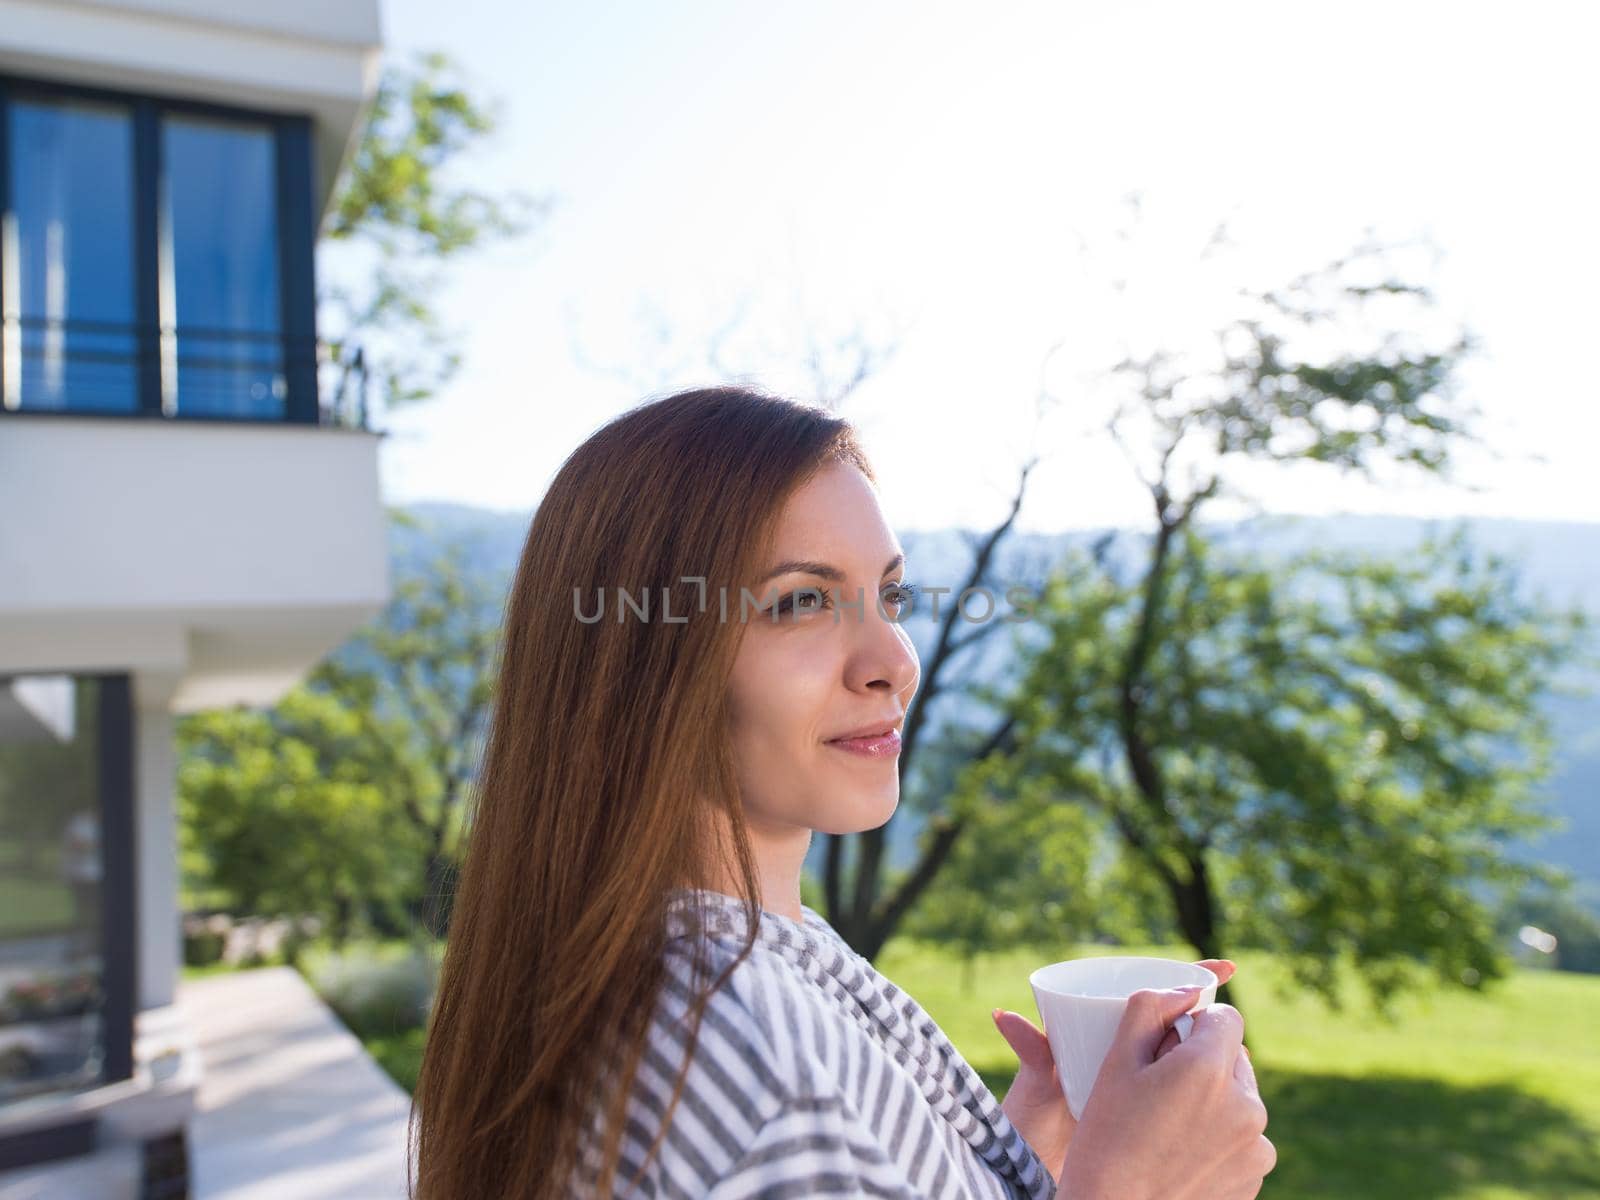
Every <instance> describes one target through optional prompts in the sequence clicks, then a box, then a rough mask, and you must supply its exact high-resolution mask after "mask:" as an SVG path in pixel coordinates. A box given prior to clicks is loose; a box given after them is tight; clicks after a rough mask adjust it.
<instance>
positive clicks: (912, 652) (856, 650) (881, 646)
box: [845, 599, 922, 702]
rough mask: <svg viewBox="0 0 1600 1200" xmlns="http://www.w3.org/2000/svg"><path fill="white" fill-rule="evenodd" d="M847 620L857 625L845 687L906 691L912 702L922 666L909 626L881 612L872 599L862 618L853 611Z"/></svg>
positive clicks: (890, 693)
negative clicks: (855, 615) (855, 616)
mask: <svg viewBox="0 0 1600 1200" xmlns="http://www.w3.org/2000/svg"><path fill="white" fill-rule="evenodd" d="M845 621H846V623H847V624H852V625H855V626H856V628H857V633H856V636H855V638H854V639H853V640H854V645H853V647H852V649H851V653H850V658H849V660H848V662H847V663H846V665H845V686H847V687H848V688H850V689H851V690H852V691H873V692H881V693H887V694H889V695H899V694H900V693H902V692H905V693H907V694H906V696H905V700H906V702H909V701H910V699H911V693H912V692H914V691H915V689H916V686H917V683H918V676H919V674H920V672H921V669H922V667H921V663H920V661H919V660H918V658H917V648H916V647H915V646H914V645H913V644H912V642H911V635H910V634H909V633H907V632H906V630H905V626H904V625H903V624H901V623H900V622H898V621H895V620H893V619H892V614H891V615H889V616H885V615H884V614H883V613H881V612H878V611H877V610H876V609H875V608H874V606H873V604H872V601H871V600H870V599H869V600H868V601H867V604H866V612H865V614H864V616H863V618H862V619H861V620H859V621H857V620H855V618H854V615H853V614H852V615H851V616H849V617H847V618H845Z"/></svg>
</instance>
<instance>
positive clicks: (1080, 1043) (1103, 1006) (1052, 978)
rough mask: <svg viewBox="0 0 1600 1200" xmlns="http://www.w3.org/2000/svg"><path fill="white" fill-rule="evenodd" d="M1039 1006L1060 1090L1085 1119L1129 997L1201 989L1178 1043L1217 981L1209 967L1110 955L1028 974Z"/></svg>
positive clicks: (1213, 994)
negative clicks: (1148, 992) (1155, 991)
mask: <svg viewBox="0 0 1600 1200" xmlns="http://www.w3.org/2000/svg"><path fill="white" fill-rule="evenodd" d="M1028 983H1029V984H1030V985H1032V987H1033V1000H1034V1003H1035V1004H1037V1005H1038V1006H1039V1017H1040V1019H1041V1020H1043V1022H1044V1031H1045V1035H1046V1036H1047V1037H1048V1038H1049V1039H1050V1053H1051V1055H1053V1056H1054V1058H1055V1060H1056V1073H1057V1074H1058V1075H1059V1076H1060V1077H1061V1090H1062V1091H1063V1092H1065V1093H1066V1097H1067V1108H1068V1109H1069V1110H1070V1111H1071V1113H1072V1116H1073V1119H1074V1120H1076V1119H1077V1118H1079V1117H1081V1116H1083V1106H1084V1105H1085V1104H1087V1103H1088V1100H1089V1090H1090V1089H1091V1088H1092V1087H1093V1086H1094V1081H1095V1077H1096V1076H1097V1075H1099V1074H1100V1064H1101V1063H1103V1062H1104V1061H1105V1057H1106V1051H1107V1050H1109V1049H1110V1048H1111V1043H1112V1042H1113V1041H1114V1040H1115V1039H1116V1033H1117V1027H1118V1026H1119V1025H1121V1023H1122V1014H1123V1012H1124V1010H1126V1008H1127V1007H1128V997H1129V996H1131V995H1133V993H1135V992H1137V991H1141V990H1143V989H1145V988H1156V989H1166V988H1181V987H1202V988H1204V989H1205V990H1204V991H1202V992H1201V993H1200V994H1199V996H1198V997H1197V998H1196V1000H1195V1004H1194V1007H1193V1008H1191V1009H1190V1010H1189V1012H1187V1013H1184V1014H1183V1015H1182V1016H1181V1017H1179V1018H1178V1019H1177V1020H1176V1021H1175V1022H1174V1023H1173V1028H1174V1029H1176V1030H1177V1031H1178V1038H1179V1040H1183V1039H1186V1038H1187V1037H1188V1036H1189V1030H1190V1029H1191V1028H1192V1027H1193V1025H1194V1018H1193V1017H1192V1016H1190V1015H1189V1014H1190V1013H1195V1012H1199V1011H1200V1010H1201V1009H1203V1008H1205V1007H1206V1006H1207V1005H1208V1004H1211V1003H1212V1002H1213V1001H1214V1000H1216V998H1217V983H1218V980H1217V977H1216V975H1215V974H1214V973H1213V972H1211V971H1210V970H1208V969H1207V968H1205V967H1202V966H1197V965H1196V964H1194V963H1187V962H1181V961H1179V960H1178V959H1175V958H1139V957H1133V956H1110V957H1103V958H1074V959H1069V960H1067V961H1066V962H1058V963H1051V964H1050V965H1049V966H1044V967H1040V968H1039V969H1038V970H1037V971H1035V972H1034V973H1033V974H1032V975H1030V976H1028Z"/></svg>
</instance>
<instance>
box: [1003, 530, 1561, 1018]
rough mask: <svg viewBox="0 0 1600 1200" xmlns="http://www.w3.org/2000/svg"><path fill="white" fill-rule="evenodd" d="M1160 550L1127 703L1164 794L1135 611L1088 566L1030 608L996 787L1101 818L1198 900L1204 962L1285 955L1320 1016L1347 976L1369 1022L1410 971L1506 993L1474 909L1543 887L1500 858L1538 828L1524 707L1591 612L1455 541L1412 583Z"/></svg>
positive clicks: (1176, 889) (1142, 730)
mask: <svg viewBox="0 0 1600 1200" xmlns="http://www.w3.org/2000/svg"><path fill="white" fill-rule="evenodd" d="M1175 546H1176V547H1177V548H1175V549H1172V550H1171V551H1169V561H1168V567H1169V570H1170V583H1169V587H1168V589H1167V590H1166V591H1165V593H1164V594H1163V596H1162V598H1161V600H1160V602H1159V607H1158V608H1157V609H1156V610H1155V612H1154V619H1153V620H1151V621H1150V622H1149V623H1148V649H1147V659H1146V662H1147V666H1146V669H1145V670H1144V672H1143V673H1142V675H1141V677H1140V680H1139V682H1138V684H1137V688H1138V691H1137V694H1136V695H1135V696H1134V697H1133V699H1135V700H1136V702H1137V705H1138V715H1137V735H1138V737H1139V739H1140V742H1141V744H1142V745H1143V746H1144V747H1145V748H1146V753H1147V754H1148V756H1149V759H1150V764H1151V765H1152V766H1153V767H1154V769H1155V771H1156V775H1155V778H1156V779H1157V780H1158V781H1159V785H1160V789H1161V790H1160V792H1159V794H1158V795H1157V796H1154V797H1153V796H1152V795H1151V793H1150V792H1149V791H1148V790H1147V789H1146V788H1145V787H1142V786H1141V785H1140V783H1139V781H1138V779H1137V778H1136V777H1135V775H1134V773H1133V772H1132V770H1131V768H1130V767H1129V758H1130V756H1129V754H1128V752H1127V742H1128V736H1127V727H1128V726H1127V723H1128V712H1127V706H1128V702H1129V699H1130V697H1129V695H1128V689H1127V688H1126V687H1125V681H1126V679H1127V674H1126V671H1127V655H1128V645H1129V642H1130V639H1131V638H1132V637H1134V636H1136V635H1137V632H1138V630H1139V629H1140V628H1141V627H1144V612H1145V610H1144V608H1143V603H1144V598H1145V597H1146V596H1147V594H1148V593H1147V591H1146V590H1145V589H1144V588H1143V587H1141V586H1138V585H1123V584H1121V583H1119V582H1117V581H1116V580H1115V579H1114V578H1112V577H1111V576H1110V575H1109V574H1107V573H1105V572H1099V571H1096V570H1095V569H1094V568H1093V567H1092V566H1090V565H1089V564H1087V563H1074V564H1071V565H1069V566H1068V567H1066V568H1065V569H1063V570H1062V571H1061V572H1060V573H1059V574H1058V575H1057V577H1056V578H1055V579H1054V580H1053V582H1052V584H1051V587H1050V589H1049V591H1048V598H1047V602H1046V604H1045V605H1044V606H1042V610H1041V617H1042V619H1043V620H1044V621H1045V623H1046V628H1047V630H1048V637H1049V644H1048V646H1047V647H1046V648H1045V649H1044V650H1043V651H1042V652H1041V653H1040V654H1039V655H1038V656H1037V657H1036V658H1035V659H1034V661H1033V662H1032V663H1031V664H1030V667H1029V670H1028V672H1027V674H1026V676H1025V678H1024V680H1023V683H1022V686H1021V689H1020V693H1019V699H1018V711H1019V714H1020V721H1021V730H1022V731H1021V733H1020V735H1019V747H1018V749H1017V750H1016V751H1015V752H1014V753H1013V754H1012V755H1011V756H1010V759H1011V761H1010V763H1009V766H1008V768H1007V770H1008V771H1009V773H1010V775H1011V777H1012V778H1013V779H1014V780H1016V781H1017V782H1018V783H1021V782H1024V781H1033V782H1035V783H1037V784H1038V786H1042V787H1049V788H1053V789H1055V790H1056V791H1057V792H1058V793H1059V794H1060V795H1061V796H1062V797H1063V798H1065V799H1066V800H1067V801H1068V802H1070V803H1074V804H1079V805H1082V806H1083V807H1085V808H1086V809H1088V810H1090V811H1093V812H1096V813H1098V814H1100V815H1101V816H1102V817H1104V818H1105V819H1107V820H1108V821H1109V822H1110V825H1111V826H1112V827H1113V828H1115V829H1116V830H1117V831H1118V832H1119V834H1120V835H1121V837H1122V840H1123V842H1124V844H1125V845H1126V846H1127V847H1128V848H1129V850H1130V851H1132V852H1134V853H1136V854H1137V855H1138V856H1139V858H1140V859H1141V860H1142V861H1143V862H1145V863H1146V864H1147V865H1148V866H1149V868H1150V870H1151V871H1152V872H1153V873H1155V874H1156V876H1157V877H1159V878H1160V879H1161V880H1162V881H1163V883H1164V884H1165V885H1166V889H1167V890H1168V892H1169V893H1170V895H1169V900H1174V899H1177V898H1180V897H1184V896H1192V895H1193V894H1194V890H1195V888H1196V886H1197V885H1199V884H1204V885H1205V886H1206V889H1207V893H1208V897H1209V905H1210V910H1211V911H1210V914H1209V915H1210V919H1211V920H1212V921H1213V923H1214V924H1213V928H1214V932H1215V935H1216V937H1217V939H1218V941H1219V942H1220V941H1225V942H1228V943H1231V944H1234V945H1250V946H1260V947H1265V948H1269V949H1272V950H1275V951H1278V952H1281V953H1282V955H1283V961H1284V964H1285V967H1286V969H1289V970H1291V971H1293V972H1294V973H1295V975H1296V978H1297V979H1298V980H1299V982H1300V983H1301V984H1302V985H1304V986H1305V987H1306V988H1308V989H1311V990H1317V991H1322V992H1323V993H1324V994H1325V995H1326V996H1327V998H1328V1000H1329V1002H1330V1003H1337V997H1336V995H1335V994H1334V993H1333V992H1332V991H1331V990H1327V989H1326V988H1325V980H1326V973H1325V970H1324V965H1325V964H1326V962H1328V961H1329V960H1330V959H1333V958H1335V957H1337V956H1339V955H1342V954H1350V955H1352V956H1353V957H1354V959H1355V961H1356V962H1358V963H1359V964H1360V967H1361V974H1362V978H1363V979H1364V980H1365V982H1366V983H1367V985H1368V986H1369V987H1371V988H1372V990H1373V992H1374V994H1375V996H1377V997H1378V998H1379V999H1380V1000H1383V999H1386V998H1388V997H1389V996H1390V995H1392V994H1393V993H1394V992H1395V991H1396V990H1398V989H1399V988H1401V987H1403V986H1405V985H1406V984H1407V983H1413V984H1414V983H1416V982H1417V980H1416V978H1415V975H1416V971H1415V968H1418V967H1425V968H1427V969H1429V970H1431V971H1432V973H1433V974H1434V975H1435V976H1437V977H1438V978H1440V979H1444V980H1448V981H1452V982H1456V983H1459V984H1464V985H1466V986H1469V987H1481V986H1482V985H1483V984H1484V983H1485V982H1486V981H1488V980H1490V979H1495V978H1500V977H1502V976H1503V975H1504V973H1505V969H1506V967H1507V965H1508V963H1507V959H1506V957H1505V955H1504V953H1503V951H1502V950H1501V948H1500V946H1499V938H1498V936H1497V934H1496V931H1495V929H1494V922H1493V916H1492V913H1493V911H1495V909H1496V908H1497V907H1498V905H1495V904H1494V903H1492V902H1486V901H1485V900H1483V899H1481V898H1480V895H1479V892H1480V890H1482V889H1484V888H1488V889H1490V890H1491V891H1493V890H1498V891H1499V892H1500V893H1501V895H1502V898H1503V897H1504V896H1506V895H1509V894H1513V893H1515V892H1516V891H1517V890H1519V889H1520V888H1521V887H1523V886H1524V885H1525V884H1527V883H1528V882H1529V881H1530V880H1534V879H1539V878H1547V877H1549V876H1550V872H1549V871H1548V870H1547V869H1545V868H1540V867H1536V866H1524V865H1521V864H1518V863H1514V862H1512V861H1509V860H1507V859H1506V858H1505V856H1504V855H1503V852H1502V848H1503V845H1504V843H1505V842H1507V841H1508V840H1509V839H1511V838H1514V837H1520V836H1525V835H1526V834H1527V833H1529V832H1531V831H1534V830H1537V829H1540V828H1543V827H1545V825H1547V824H1548V819H1547V818H1544V817H1542V816H1540V815H1538V814H1537V813H1536V812H1535V811H1534V807H1535V801H1536V800H1537V784H1538V781H1539V780H1540V779H1541V777H1542V776H1543V775H1544V773H1545V772H1546V771H1547V770H1548V761H1549V737H1548V730H1547V728H1546V722H1545V721H1544V719H1543V718H1542V716H1541V714H1540V704H1539V701H1540V698H1541V696H1542V694H1543V693H1544V692H1545V690H1546V689H1547V688H1548V687H1549V685H1550V680H1551V678H1552V677H1553V675H1554V674H1555V672H1556V669H1557V668H1558V666H1559V665H1560V664H1561V663H1562V662H1563V661H1564V660H1565V659H1566V658H1567V657H1568V656H1569V655H1571V654H1572V653H1574V651H1575V650H1576V649H1577V648H1578V647H1579V646H1581V645H1582V644H1583V642H1582V639H1583V635H1584V633H1585V631H1586V628H1587V625H1586V621H1585V618H1584V617H1583V615H1582V614H1581V613H1579V612H1576V611H1575V612H1571V613H1566V614H1561V613H1552V612H1548V611H1545V610H1544V609H1542V608H1541V607H1538V606H1537V605H1534V604H1531V603H1529V602H1526V601H1524V600H1523V599H1522V598H1521V596H1520V591H1519V588H1518V587H1517V582H1516V577H1515V574H1514V573H1513V572H1512V571H1511V570H1509V568H1508V567H1507V565H1506V564H1505V563H1503V562H1500V561H1498V560H1495V559H1492V558H1491V559H1489V560H1488V561H1487V562H1479V561H1478V560H1477V559H1476V558H1475V557H1474V556H1473V555H1472V554H1471V552H1470V548H1469V547H1468V546H1467V544H1466V542H1465V540H1464V535H1463V534H1461V533H1460V532H1459V531H1458V532H1457V533H1456V534H1455V535H1453V536H1451V537H1449V538H1447V539H1443V540H1440V539H1438V538H1429V539H1428V540H1427V541H1426V542H1425V543H1424V544H1423V545H1422V546H1421V547H1420V548H1419V549H1418V550H1417V552H1416V553H1415V554H1414V555H1412V556H1411V557H1410V558H1409V559H1408V560H1407V561H1405V562H1385V561H1371V560H1365V559H1362V558H1359V557H1356V556H1335V555H1332V554H1328V553H1321V552H1316V553H1312V554H1309V555H1305V556H1302V557H1301V558H1299V559H1295V560H1290V561H1285V562H1279V563H1274V564H1271V565H1264V564H1259V563H1257V562H1255V561H1254V560H1253V559H1252V558H1251V557H1250V556H1249V555H1248V554H1245V553H1231V554H1224V553H1220V552H1218V551H1217V550H1216V548H1215V547H1213V546H1211V545H1209V544H1208V543H1207V542H1206V540H1205V539H1204V538H1203V537H1202V536H1201V535H1200V534H1198V533H1197V532H1195V531H1194V530H1193V529H1192V528H1191V529H1187V530H1186V531H1185V532H1184V534H1183V536H1182V538H1181V541H1179V542H1176V543H1175ZM1158 801H1159V802H1158ZM1020 840H1021V835H1020V834H1019V841H1020ZM1202 871H1204V872H1205V875H1203V876H1201V875H1200V874H1199V873H1200V872H1202ZM1197 876H1199V877H1198V878H1197ZM1180 916H1181V913H1180ZM1185 933H1186V935H1187V936H1190V938H1191V940H1194V931H1193V929H1192V928H1186V929H1185ZM1196 949H1197V950H1200V951H1201V952H1202V953H1206V952H1210V949H1211V948H1206V947H1201V946H1198V945H1197V946H1196Z"/></svg>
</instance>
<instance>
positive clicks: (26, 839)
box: [0, 675, 106, 1105]
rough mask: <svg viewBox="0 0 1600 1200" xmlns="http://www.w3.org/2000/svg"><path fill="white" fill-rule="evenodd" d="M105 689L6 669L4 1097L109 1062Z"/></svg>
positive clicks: (54, 1087)
mask: <svg viewBox="0 0 1600 1200" xmlns="http://www.w3.org/2000/svg"><path fill="white" fill-rule="evenodd" d="M99 692H100V686H99V682H98V680H96V679H94V678H75V677H73V676H71V675H25V676H17V677H13V678H6V677H0V1105H4V1104H6V1103H7V1102H9V1101H13V1100H18V1099H21V1098H22V1097H25V1096H34V1095H41V1094H44V1093H48V1092H60V1091H70V1090H77V1089H80V1088H83V1087H87V1086H93V1085H94V1084H96V1083H98V1082H99V1081H100V1079H101V1076H102V1073H103V1069H104V1065H105V1063H104V1060H105V1053H106V1043H105V1033H104V1029H105V1025H104V997H103V994H102V986H101V985H102V971H103V963H104V958H103V952H104V943H103V938H102V929H101V925H102V897H101V882H102V878H103V874H104V866H105V858H104V853H103V849H102V843H101V829H100V813H101V807H100V780H99V778H98V776H99V761H100V759H99V727H98V726H99V722H98V713H99Z"/></svg>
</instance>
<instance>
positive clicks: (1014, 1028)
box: [990, 958, 1236, 1182]
mask: <svg viewBox="0 0 1600 1200" xmlns="http://www.w3.org/2000/svg"><path fill="white" fill-rule="evenodd" d="M1199 965H1200V966H1202V967H1207V968H1209V969H1210V970H1211V971H1213V972H1215V974H1216V976H1217V982H1218V983H1227V982H1228V980H1230V979H1232V978H1233V973H1234V971H1235V970H1236V968H1235V966H1234V964H1233V963H1232V962H1230V961H1229V960H1228V959H1226V958H1207V959H1203V960H1201V962H1200V964H1199ZM990 1016H991V1017H992V1019H993V1020H994V1023H995V1028H997V1029H999V1030H1000V1036H1001V1037H1003V1038H1005V1039H1006V1042H1007V1044H1008V1045H1010V1047H1011V1049H1012V1050H1014V1051H1015V1052H1016V1055H1017V1062H1018V1067H1017V1077H1016V1079H1014V1080H1013V1081H1012V1083H1011V1087H1010V1088H1009V1089H1007V1091H1006V1098H1005V1099H1004V1100H1003V1101H1002V1102H1001V1104H1000V1111H1002V1112H1003V1113H1005V1114H1006V1117H1007V1119H1008V1120H1010V1122H1011V1123H1012V1124H1013V1125H1015V1126H1016V1127H1017V1132H1018V1133H1020V1134H1022V1136H1023V1138H1024V1139H1025V1140H1026V1141H1027V1143H1028V1145H1030V1146H1032V1147H1033V1152H1034V1153H1035V1154H1037V1155H1038V1156H1039V1158H1040V1160H1041V1161H1042V1162H1043V1163H1044V1165H1045V1168H1046V1169H1047V1170H1048V1171H1049V1172H1050V1177H1051V1178H1052V1179H1055V1180H1057V1181H1058V1182H1059V1181H1060V1179H1061V1172H1062V1169H1063V1167H1064V1166H1065V1164H1066V1159H1067V1144H1068V1143H1069V1142H1071V1141H1072V1134H1073V1131H1074V1130H1075V1129H1076V1128H1077V1122H1076V1121H1074V1120H1073V1118H1072V1113H1071V1111H1070V1110H1069V1109H1068V1108H1067V1098H1066V1095H1065V1093H1063V1092H1062V1090H1061V1079H1060V1076H1059V1075H1058V1074H1057V1073H1056V1063H1055V1058H1054V1057H1053V1056H1052V1055H1051V1053H1050V1039H1049V1038H1047V1037H1046V1036H1045V1032H1044V1030H1042V1029H1040V1028H1039V1027H1038V1026H1037V1025H1035V1024H1034V1023H1033V1022H1032V1021H1030V1020H1028V1018H1027V1017H1025V1016H1023V1015H1022V1014H1021V1013H1014V1012H1010V1011H1008V1010H1005V1009H999V1008H997V1009H995V1010H994V1012H992V1013H991V1014H990ZM1177 1043H1178V1033H1177V1030H1169V1031H1168V1035H1167V1038H1166V1039H1165V1040H1164V1041H1163V1042H1162V1043H1161V1048H1160V1049H1159V1050H1158V1051H1157V1053H1156V1057H1157V1058H1160V1057H1161V1056H1162V1055H1163V1054H1165V1053H1166V1052H1167V1051H1168V1050H1169V1049H1171V1047H1172V1046H1174V1045H1176V1044H1177Z"/></svg>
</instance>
